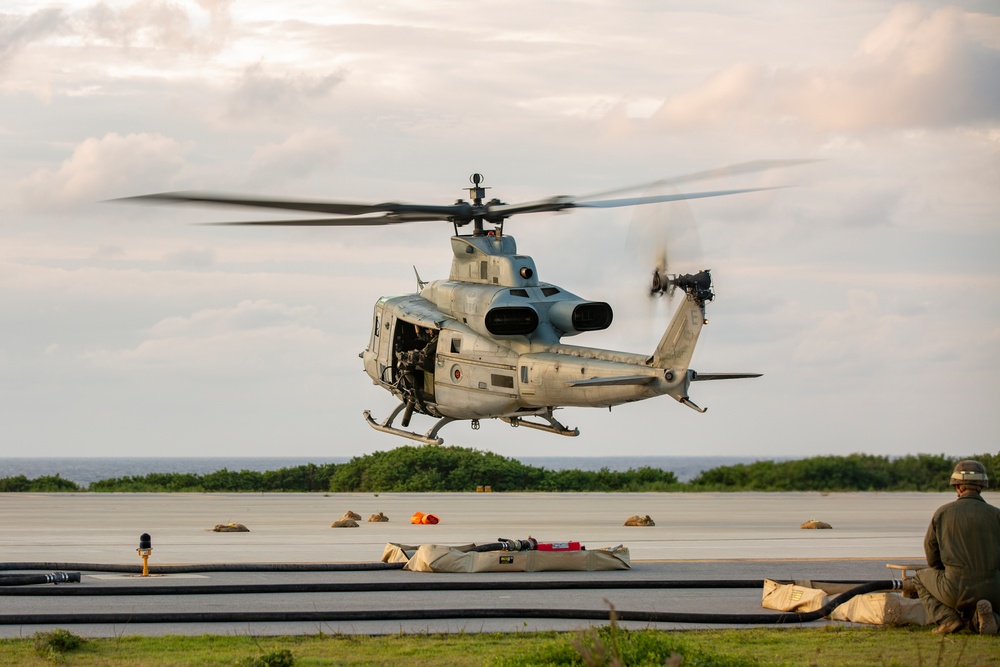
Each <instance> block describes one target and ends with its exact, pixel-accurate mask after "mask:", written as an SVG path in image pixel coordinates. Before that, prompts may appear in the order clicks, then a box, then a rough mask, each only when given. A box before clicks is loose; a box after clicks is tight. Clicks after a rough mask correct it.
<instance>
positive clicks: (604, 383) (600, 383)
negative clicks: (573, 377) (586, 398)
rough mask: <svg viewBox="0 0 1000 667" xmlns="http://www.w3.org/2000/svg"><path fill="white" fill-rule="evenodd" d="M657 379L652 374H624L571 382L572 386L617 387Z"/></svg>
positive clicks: (647, 382) (646, 382)
mask: <svg viewBox="0 0 1000 667" xmlns="http://www.w3.org/2000/svg"><path fill="white" fill-rule="evenodd" d="M654 380H656V378H655V377H653V376H652V375H623V376H621V377H614V378H590V379H588V380H577V381H576V382H570V383H569V386H570V387H617V386H620V385H628V384H649V383H650V382H653V381H654Z"/></svg>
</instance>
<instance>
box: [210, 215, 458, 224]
mask: <svg viewBox="0 0 1000 667" xmlns="http://www.w3.org/2000/svg"><path fill="white" fill-rule="evenodd" d="M440 220H443V218H441V217H440V216H433V217H432V216H427V215H424V216H421V215H415V214H414V215H380V216H378V217H371V218H365V217H359V218H299V219H292V220H287V219H281V220H242V221H240V220H237V221H227V222H201V223H198V224H200V225H204V226H208V227H226V226H237V227H238V226H253V225H256V226H261V227H376V226H379V225H398V224H402V223H404V222H428V221H434V222H438V221H440Z"/></svg>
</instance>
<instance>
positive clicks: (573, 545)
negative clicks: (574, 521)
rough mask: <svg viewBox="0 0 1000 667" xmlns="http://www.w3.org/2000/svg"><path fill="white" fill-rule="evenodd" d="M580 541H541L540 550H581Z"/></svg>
mask: <svg viewBox="0 0 1000 667" xmlns="http://www.w3.org/2000/svg"><path fill="white" fill-rule="evenodd" d="M581 549H582V547H581V546H580V543H579V542H539V543H538V550H539V551H580V550H581Z"/></svg>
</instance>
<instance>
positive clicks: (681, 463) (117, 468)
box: [0, 456, 767, 485]
mask: <svg viewBox="0 0 1000 667" xmlns="http://www.w3.org/2000/svg"><path fill="white" fill-rule="evenodd" d="M765 458H767V457H750V456H526V457H517V460H518V461H521V462H522V463H524V464H525V465H530V466H535V467H538V468H548V469H549V470H572V469H576V470H600V469H601V468H607V469H608V470H613V471H623V470H629V469H630V468H642V467H644V466H649V467H651V468H659V469H661V470H670V471H672V472H673V473H674V474H675V475H677V478H678V479H679V480H681V481H682V482H686V481H689V480H691V479H693V478H694V477H697V476H698V474H699V473H701V472H702V471H703V470H709V469H711V468H717V467H719V466H726V465H734V464H737V463H752V462H754V461H759V460H762V459H765ZM349 460H350V458H349V457H339V458H338V457H329V458H322V457H318V458H317V457H288V456H284V457H253V458H249V457H246V458H243V457H241V458H222V457H198V458H193V457H192V458H167V457H73V458H57V457H51V458H20V457H18V458H13V457H7V458H0V478H3V477H16V476H18V475H24V476H25V477H27V478H28V479H34V478H36V477H42V476H45V475H56V474H58V475H59V476H60V477H62V478H63V479H68V480H71V481H73V482H76V483H77V484H81V485H88V484H90V483H91V482H96V481H98V480H102V479H110V478H112V477H133V476H141V475H147V474H149V473H154V472H158V473H171V472H172V473H196V474H199V475H204V474H206V473H210V472H215V471H216V470H221V469H223V468H227V469H228V470H237V471H238V470H255V471H257V472H264V471H267V470H278V469H280V468H292V467H295V466H301V465H306V464H308V463H315V464H317V465H321V464H324V463H347V462H348V461H349Z"/></svg>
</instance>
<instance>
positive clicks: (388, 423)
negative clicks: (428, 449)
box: [365, 403, 455, 445]
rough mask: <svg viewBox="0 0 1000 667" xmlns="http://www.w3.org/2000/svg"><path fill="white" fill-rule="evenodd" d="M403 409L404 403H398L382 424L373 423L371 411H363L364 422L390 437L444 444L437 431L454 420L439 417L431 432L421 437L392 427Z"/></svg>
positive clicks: (430, 443)
mask: <svg viewBox="0 0 1000 667" xmlns="http://www.w3.org/2000/svg"><path fill="white" fill-rule="evenodd" d="M405 408H406V403H400V404H399V405H398V406H396V409H395V410H393V411H392V414H390V415H389V416H388V417H387V418H386V419H385V420H384V421H382V422H377V421H375V419H374V418H373V417H372V411H371V410H365V421H367V422H368V425H369V426H371V427H372V428H373V429H375V430H376V431H382V432H383V433H389V434H392V435H398V436H400V437H403V438H409V439H410V440H416V441H417V442H422V443H424V444H425V445H441V444H444V438H439V437H438V431H440V430H441V429H442V428H444V427H445V426H447V425H448V424H450V423H452V422H453V421H455V420H454V419H452V418H451V417H441V418H440V419H438V420H437V421H436V422H434V426H432V427H431V430H429V431H427V433H425V434H423V435H420V434H419V433H414V432H413V431H404V430H403V429H401V428H396V427H395V426H393V425H392V422H393V421H394V420H395V419H396V417H398V416H399V413H400V412H402V411H403V410H404V409H405Z"/></svg>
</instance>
